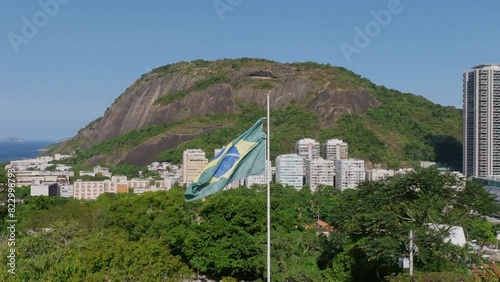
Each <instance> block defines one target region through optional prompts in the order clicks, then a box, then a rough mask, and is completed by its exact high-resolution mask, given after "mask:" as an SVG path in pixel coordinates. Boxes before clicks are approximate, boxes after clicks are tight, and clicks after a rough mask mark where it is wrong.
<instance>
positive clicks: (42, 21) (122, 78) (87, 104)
mask: <svg viewBox="0 0 500 282" xmlns="http://www.w3.org/2000/svg"><path fill="white" fill-rule="evenodd" d="M39 1H40V2H39ZM39 1H17V0H4V1H1V2H0V138H3V137H10V136H17V137H21V138H26V139H31V140H57V139H61V138H65V137H71V136H73V135H74V134H76V132H77V131H78V130H79V129H80V128H81V127H83V126H85V125H86V124H87V123H88V122H90V121H92V120H94V119H95V118H97V117H99V116H101V115H102V114H103V113H104V111H105V109H106V108H107V107H108V106H110V105H111V103H112V102H113V101H114V99H115V98H116V97H118V95H120V94H121V93H122V92H123V91H124V90H125V89H126V88H127V87H128V86H130V85H131V84H132V83H133V82H134V80H135V79H137V78H138V77H139V76H140V75H141V74H143V73H146V72H147V71H149V70H150V69H151V68H154V67H157V66H161V65H164V64H168V63H174V62H178V61H187V60H193V59H206V60H213V59H219V58H234V57H259V58H267V59H271V60H276V61H279V62H294V61H316V62H320V63H330V64H332V65H337V66H344V67H346V68H348V69H351V70H353V71H354V72H356V73H358V74H361V75H362V76H364V77H367V78H369V79H370V80H372V81H373V82H375V83H377V84H381V85H385V86H387V87H389V88H394V89H398V90H400V91H403V92H411V93H415V94H418V95H422V96H424V97H426V98H428V99H429V100H431V101H433V102H436V103H439V104H442V105H453V106H458V107H461V104H462V73H463V72H464V71H467V70H469V69H470V67H471V66H474V65H478V64H483V63H500V36H499V35H500V24H499V23H498V11H500V2H499V1H497V0H484V1H481V2H480V3H474V4H473V3H472V2H470V1H453V0H443V1H433V0H421V1H411V0H400V4H399V6H397V7H396V8H394V7H392V9H391V12H388V13H391V19H390V21H388V22H387V24H386V23H384V26H381V25H379V27H380V28H379V30H376V29H375V28H376V27H377V26H373V23H372V25H371V28H372V30H371V37H369V39H370V42H369V43H368V44H363V43H366V42H361V43H360V42H358V44H357V45H356V43H355V40H354V39H355V36H356V31H355V28H356V27H359V28H360V29H361V30H365V28H366V27H367V25H368V26H369V27H370V22H371V21H373V20H374V16H373V15H372V13H371V11H375V12H378V11H381V10H386V11H388V10H389V9H388V5H390V3H391V2H394V1H396V0H380V1H373V0H363V1H361V0H359V1H293V0H287V1H264V0H217V1H212V0H209V1H206V0H205V1H201V0H198V1H194V0H183V1H170V0H165V1H160V0H157V1H152V0H149V1H129V0H121V1H110V0H108V1H103V0H99V1H98V0H85V1H84V0H64V1H63V0H59V1H60V2H61V3H59V2H54V1H56V0H39ZM66 2H67V3H66ZM39 3H52V5H50V7H49V8H50V9H48V12H44V9H43V8H42V7H41V6H40V4H39ZM53 3H58V4H57V7H55V6H54V5H53ZM214 3H216V4H217V3H218V4H219V7H220V9H221V10H220V11H219V13H218V12H217V10H216V8H215V7H214ZM224 4H225V5H232V6H226V8H227V7H230V8H231V10H227V11H223V9H224V6H223V5H224ZM391 5H394V3H392V4H391ZM47 13H49V14H47ZM23 18H24V19H25V21H23ZM26 21H27V22H28V24H27V23H26ZM30 24H34V25H35V24H36V25H35V28H37V30H36V31H33V30H30V29H29V28H28V27H26V26H27V25H30ZM37 26H39V27H37ZM23 28H24V33H23ZM343 43H344V46H345V44H350V45H351V46H353V47H355V48H357V53H353V54H352V56H350V60H348V59H347V57H346V56H345V55H344V53H343V52H342V50H341V47H340V46H341V44H343ZM356 46H357V47H356ZM358 47H360V48H358ZM16 49H17V50H16ZM16 51H17V52H16Z"/></svg>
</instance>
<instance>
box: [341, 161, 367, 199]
mask: <svg viewBox="0 0 500 282" xmlns="http://www.w3.org/2000/svg"><path fill="white" fill-rule="evenodd" d="M362 181H365V162H364V161H363V160H358V159H344V160H343V159H340V160H336V161H335V187H336V188H338V189H340V190H341V191H344V190H345V189H355V188H356V187H358V184H359V183H360V182H362Z"/></svg>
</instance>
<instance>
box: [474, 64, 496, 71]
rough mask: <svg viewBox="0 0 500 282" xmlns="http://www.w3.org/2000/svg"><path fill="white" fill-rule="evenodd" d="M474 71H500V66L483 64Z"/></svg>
mask: <svg viewBox="0 0 500 282" xmlns="http://www.w3.org/2000/svg"><path fill="white" fill-rule="evenodd" d="M472 68H473V69H475V70H477V69H496V70H500V64H482V65H477V66H474V67H472Z"/></svg>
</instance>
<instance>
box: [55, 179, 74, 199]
mask: <svg viewBox="0 0 500 282" xmlns="http://www.w3.org/2000/svg"><path fill="white" fill-rule="evenodd" d="M57 185H58V186H59V194H60V195H59V196H61V197H64V198H72V197H73V185H71V184H69V183H58V184H57Z"/></svg>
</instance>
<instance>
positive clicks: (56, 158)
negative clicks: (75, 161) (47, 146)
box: [54, 154, 73, 161]
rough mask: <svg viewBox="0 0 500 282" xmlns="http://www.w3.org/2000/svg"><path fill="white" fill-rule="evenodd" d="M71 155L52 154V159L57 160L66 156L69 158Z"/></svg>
mask: <svg viewBox="0 0 500 282" xmlns="http://www.w3.org/2000/svg"><path fill="white" fill-rule="evenodd" d="M72 156H73V155H62V154H55V155H54V160H56V161H59V160H63V159H67V158H71V157H72Z"/></svg>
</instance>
